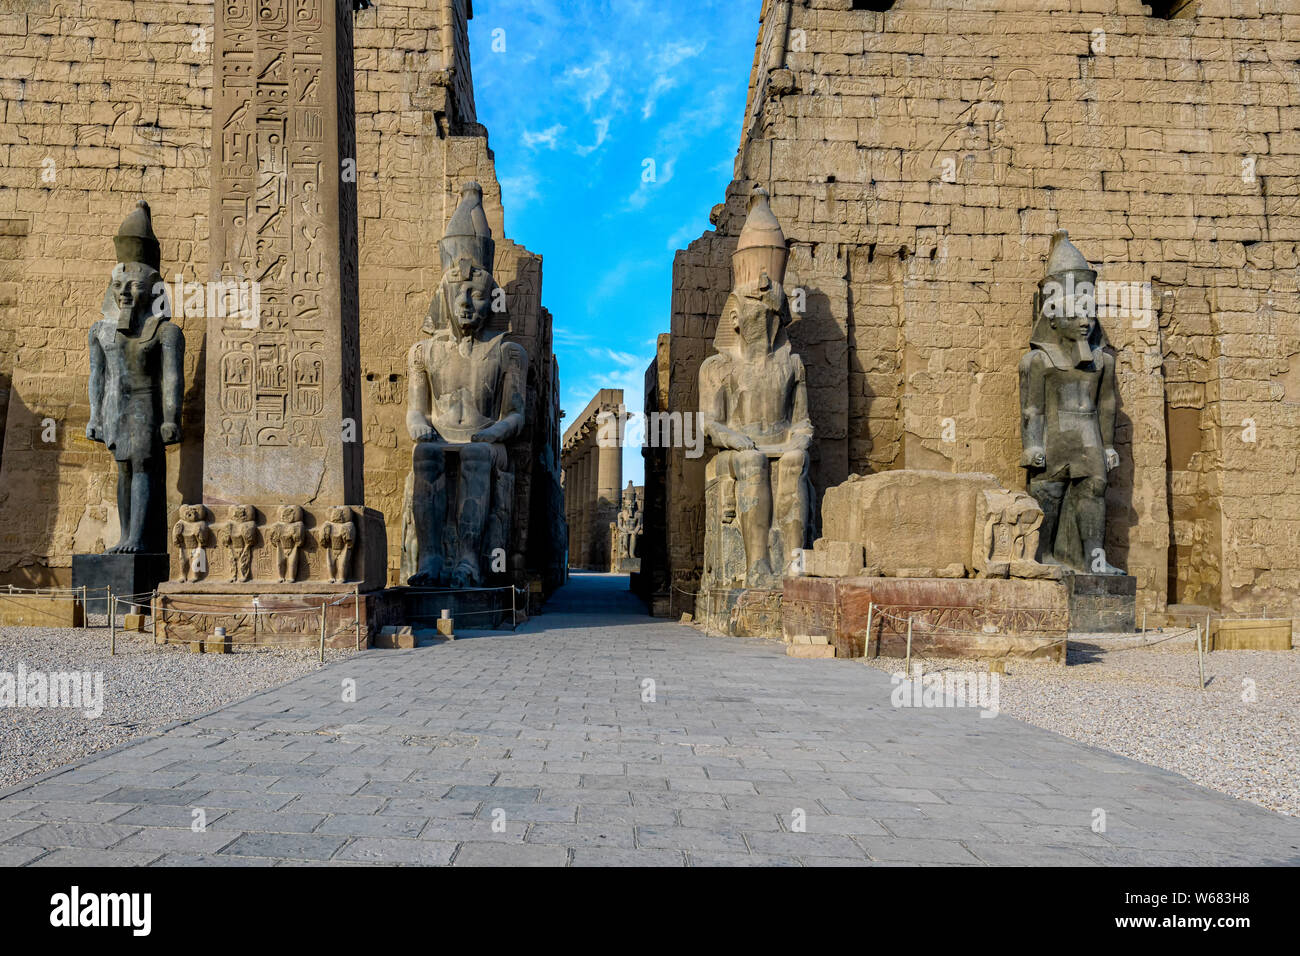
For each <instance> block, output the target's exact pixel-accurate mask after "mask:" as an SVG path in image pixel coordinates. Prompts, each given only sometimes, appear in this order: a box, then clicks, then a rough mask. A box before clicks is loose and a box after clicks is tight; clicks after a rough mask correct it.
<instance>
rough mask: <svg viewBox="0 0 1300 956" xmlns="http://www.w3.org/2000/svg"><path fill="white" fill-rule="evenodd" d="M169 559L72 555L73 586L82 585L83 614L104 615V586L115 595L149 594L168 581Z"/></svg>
mask: <svg viewBox="0 0 1300 956" xmlns="http://www.w3.org/2000/svg"><path fill="white" fill-rule="evenodd" d="M168 561H169V558H168V556H167V555H165V554H74V555H73V556H72V586H73V587H74V588H79V587H82V586H85V588H86V604H87V607H86V613H88V614H107V613H108V594H107V592H106V591H105V590H104V588H105V587H110V588H112V589H113V593H114V594H117V595H127V594H141V595H143V594H148V593H149V592H151V591H153V590H154V588H156V587H158V585H160V584H161V583H162V582H164V581H166V580H167V576H168V574H169V573H170V571H169V565H168ZM139 600H143V598H141V599H139Z"/></svg>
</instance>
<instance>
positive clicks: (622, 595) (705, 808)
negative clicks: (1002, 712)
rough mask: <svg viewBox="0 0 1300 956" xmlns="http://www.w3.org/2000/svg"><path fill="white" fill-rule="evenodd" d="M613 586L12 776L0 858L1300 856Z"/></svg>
mask: <svg viewBox="0 0 1300 956" xmlns="http://www.w3.org/2000/svg"><path fill="white" fill-rule="evenodd" d="M626 587H627V584H626V579H625V578H617V577H612V576H605V575H577V576H575V577H574V579H573V580H572V582H571V583H570V584H569V585H568V586H566V587H565V588H564V589H563V590H562V591H561V592H560V593H559V594H557V595H556V597H555V598H554V599H553V601H552V603H551V605H550V607H549V610H548V613H546V614H544V615H541V616H539V617H537V618H534V619H533V620H532V621H531V622H529V624H528V625H527V626H525V627H522V628H520V630H519V632H518V633H516V634H504V635H496V634H494V635H491V636H479V637H470V636H469V635H471V634H473V633H474V632H467V633H466V635H465V637H466V638H468V639H461V640H458V641H456V642H454V643H451V644H445V645H442V646H439V647H427V648H421V649H418V650H414V651H369V652H367V653H365V654H362V655H359V656H357V657H353V658H350V659H347V660H343V661H339V662H337V663H334V664H332V665H330V666H328V667H326V668H324V669H323V670H320V671H317V672H315V673H313V674H311V675H308V676H306V677H303V678H300V679H298V680H295V681H293V682H292V683H289V684H286V685H283V686H281V687H279V688H277V689H274V690H270V691H265V692H263V693H260V694H257V695H256V696H254V697H251V698H249V699H247V700H245V701H242V702H239V703H235V704H231V705H229V706H227V707H224V708H222V709H221V710H219V711H216V712H215V713H213V714H210V715H208V716H205V717H201V718H198V719H196V720H193V721H190V722H188V723H185V724H182V725H180V726H176V727H174V728H172V729H171V730H168V731H166V732H165V733H162V734H161V735H158V736H151V737H145V738H142V739H140V740H138V741H136V742H134V743H131V744H127V745H125V746H123V747H121V748H119V749H117V750H115V751H109V752H106V753H104V754H101V755H97V756H92V757H89V758H87V759H85V760H83V761H81V762H79V763H77V764H73V765H71V766H70V767H68V768H66V769H64V770H62V771H59V772H57V773H55V774H53V775H49V776H47V777H45V778H44V779H41V780H38V781H37V782H34V783H30V784H28V785H27V786H26V787H24V788H15V789H12V790H10V791H8V792H7V793H5V794H4V795H2V796H0V865H21V864H31V865H37V866H40V865H58V864H91V865H93V864H109V865H117V864H121V865H134V864H141V865H143V864H152V865H184V864H196V863H202V864H229V865H241V864H242V865H266V864H272V863H274V864H281V865H292V864H303V863H306V864H312V863H320V862H325V861H328V862H330V863H337V864H343V863H404V864H447V863H451V864H453V865H457V866H469V865H476V864H492V865H498V864H499V865H565V864H571V865H586V864H595V865H617V864H638V865H668V866H679V865H684V864H691V865H711V864H773V865H780V864H786V865H819V864H866V863H871V862H878V863H882V864H898V863H925V864H958V865H980V864H1017V863H1018V864H1079V865H1092V864H1154V865H1160V864H1256V863H1297V862H1300V821H1296V820H1294V819H1290V818H1286V817H1282V816H1279V815H1276V814H1273V813H1271V812H1269V811H1267V810H1263V809H1261V808H1259V807H1256V806H1254V805H1252V804H1248V803H1244V802H1240V801H1236V800H1233V799H1231V798H1229V797H1226V796H1222V795H1220V794H1217V793H1214V792H1212V791H1209V790H1205V789H1202V788H1200V787H1197V786H1195V785H1193V784H1191V783H1189V782H1188V781H1186V780H1184V779H1183V778H1181V777H1178V776H1175V775H1173V774H1171V773H1167V772H1165V771H1162V770H1157V769H1155V768H1152V767H1148V766H1145V765H1143V764H1138V763H1135V762H1133V761H1130V760H1126V759H1124V758H1121V757H1118V756H1114V755H1112V754H1108V753H1104V752H1102V751H1097V750H1092V749H1089V748H1087V747H1084V746H1082V745H1080V744H1077V743H1074V742H1072V741H1069V740H1067V739H1065V738H1063V737H1060V736H1057V735H1055V734H1052V733H1050V732H1048V731H1045V730H1040V729H1038V728H1035V727H1031V726H1029V725H1027V724H1023V723H1019V722H1017V721H1015V720H1012V719H1010V718H1008V717H996V718H993V719H982V718H980V717H979V715H978V712H977V711H975V710H967V709H960V708H955V709H931V710H923V709H896V708H894V707H891V706H890V702H889V696H890V689H891V688H890V682H889V678H888V676H887V675H885V674H882V673H879V672H877V671H874V670H872V669H870V668H867V667H863V666H862V665H860V664H857V663H854V662H851V661H833V660H832V661H816V660H796V659H792V658H788V657H786V656H785V655H784V654H783V653H782V646H781V645H779V644H777V643H774V642H769V641H758V640H740V639H726V638H710V637H705V636H703V635H701V634H699V633H698V632H696V631H694V630H693V629H690V628H687V627H682V626H680V625H677V624H672V623H667V622H663V621H654V620H652V619H650V618H647V617H645V616H644V615H643V614H641V613H639V606H638V605H636V604H635V602H634V601H633V600H632V599H631V598H630V597H629V596H628V595H627V592H626ZM348 679H350V680H355V681H356V689H357V700H356V702H355V703H344V702H343V700H342V684H343V682H344V681H345V680H348ZM646 679H650V680H653V681H654V690H655V700H654V702H643V701H642V687H643V681H645V680H646ZM108 693H112V688H111V687H109V688H108ZM194 808H202V809H203V810H204V812H205V814H206V821H207V827H206V829H205V830H204V831H203V832H193V830H192V829H191V828H190V824H191V820H192V818H193V812H194ZM1095 808H1101V809H1104V810H1105V811H1106V815H1107V816H1106V824H1107V826H1106V831H1105V833H1103V834H1099V833H1094V832H1093V830H1092V827H1091V824H1092V820H1093V811H1094V809H1095ZM797 810H801V811H802V816H803V817H804V818H805V819H806V823H807V826H806V832H797V828H796V827H795V826H794V825H793V824H794V822H795V820H796V816H797V813H796V811H797ZM494 823H495V824H496V826H495V827H494Z"/></svg>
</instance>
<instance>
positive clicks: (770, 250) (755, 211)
mask: <svg viewBox="0 0 1300 956" xmlns="http://www.w3.org/2000/svg"><path fill="white" fill-rule="evenodd" d="M767 201H768V192H767V190H766V189H764V188H763V187H762V186H755V187H754V191H753V192H752V193H751V194H750V197H749V213H748V214H747V215H746V216H745V226H744V228H743V229H741V230H740V239H739V240H737V242H736V251H735V252H734V253H732V256H731V277H732V283H733V285H732V287H733V288H734V289H736V290H737V291H739V290H741V289H760V290H761V291H766V290H763V289H761V280H762V278H763V276H764V275H766V276H767V277H768V280H769V282H771V283H774V284H775V285H777V286H783V285H784V284H785V265H786V260H787V259H788V257H789V252H787V251H786V247H785V233H784V232H782V231H781V224H780V223H779V222H777V219H776V216H775V215H773V213H772V207H771V206H769V205H768V202H767Z"/></svg>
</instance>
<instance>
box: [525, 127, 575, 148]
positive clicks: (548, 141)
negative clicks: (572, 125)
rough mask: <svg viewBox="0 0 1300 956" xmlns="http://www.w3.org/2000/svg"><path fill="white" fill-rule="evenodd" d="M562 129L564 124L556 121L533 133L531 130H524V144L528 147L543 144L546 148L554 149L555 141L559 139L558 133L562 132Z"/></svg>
mask: <svg viewBox="0 0 1300 956" xmlns="http://www.w3.org/2000/svg"><path fill="white" fill-rule="evenodd" d="M564 130H565V126H564V124H562V123H556V124H555V125H554V126H550V127H547V128H546V129H544V130H542V131H541V132H539V133H534V132H532V131H531V130H524V135H523V140H524V145H525V146H527V147H528V148H529V149H532V148H535V147H537V146H545V147H546V148H547V149H555V146H556V142H557V141H558V140H559V138H560V134H561V133H563V132H564Z"/></svg>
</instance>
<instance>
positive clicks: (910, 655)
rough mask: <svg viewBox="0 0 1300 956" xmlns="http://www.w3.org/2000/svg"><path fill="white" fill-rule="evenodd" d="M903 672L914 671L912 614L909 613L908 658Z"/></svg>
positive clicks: (909, 673)
mask: <svg viewBox="0 0 1300 956" xmlns="http://www.w3.org/2000/svg"><path fill="white" fill-rule="evenodd" d="M903 673H904V674H906V675H908V676H911V673H912V615H910V614H909V615H907V660H906V661H904V662H903Z"/></svg>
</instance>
